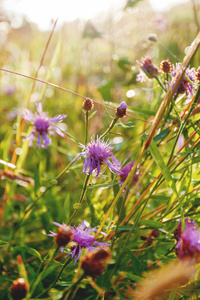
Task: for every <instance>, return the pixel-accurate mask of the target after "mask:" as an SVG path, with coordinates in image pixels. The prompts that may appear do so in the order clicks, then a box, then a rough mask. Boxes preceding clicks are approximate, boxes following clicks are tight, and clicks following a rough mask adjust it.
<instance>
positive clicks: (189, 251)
mask: <svg viewBox="0 0 200 300" xmlns="http://www.w3.org/2000/svg"><path fill="white" fill-rule="evenodd" d="M174 236H175V238H176V240H177V244H176V247H175V251H176V255H177V256H178V257H179V258H186V257H191V258H192V257H194V256H197V257H198V255H199V254H200V231H199V230H198V226H197V224H196V223H195V221H194V220H191V219H188V218H187V219H185V228H184V230H182V229H181V221H180V222H179V225H178V226H177V229H176V230H175V232H174Z"/></svg>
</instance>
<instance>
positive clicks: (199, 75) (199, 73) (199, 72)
mask: <svg viewBox="0 0 200 300" xmlns="http://www.w3.org/2000/svg"><path fill="white" fill-rule="evenodd" d="M195 76H196V80H197V81H198V84H200V67H198V69H197V72H196V74H195Z"/></svg>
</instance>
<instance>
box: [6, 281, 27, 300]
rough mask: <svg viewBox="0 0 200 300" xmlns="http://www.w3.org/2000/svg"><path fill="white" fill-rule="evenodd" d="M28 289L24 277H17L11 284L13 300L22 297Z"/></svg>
mask: <svg viewBox="0 0 200 300" xmlns="http://www.w3.org/2000/svg"><path fill="white" fill-rule="evenodd" d="M28 289H29V284H28V282H27V281H26V280H25V279H24V278H17V279H16V280H14V281H13V283H12V285H11V288H10V293H11V295H12V297H13V299H14V300H19V299H24V298H25V296H26V293H27V291H28Z"/></svg>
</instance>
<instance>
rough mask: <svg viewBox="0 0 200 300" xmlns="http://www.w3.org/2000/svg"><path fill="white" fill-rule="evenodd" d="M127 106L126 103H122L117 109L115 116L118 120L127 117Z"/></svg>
mask: <svg viewBox="0 0 200 300" xmlns="http://www.w3.org/2000/svg"><path fill="white" fill-rule="evenodd" d="M126 110H127V104H126V102H125V101H123V102H121V103H120V105H119V107H117V109H116V111H115V114H116V117H117V118H123V117H124V116H125V115H126Z"/></svg>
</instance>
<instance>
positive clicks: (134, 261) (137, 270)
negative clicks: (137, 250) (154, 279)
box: [125, 247, 143, 276]
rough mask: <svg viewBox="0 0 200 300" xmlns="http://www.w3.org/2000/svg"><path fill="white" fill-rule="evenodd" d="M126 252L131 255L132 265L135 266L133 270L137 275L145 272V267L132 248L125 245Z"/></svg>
mask: <svg viewBox="0 0 200 300" xmlns="http://www.w3.org/2000/svg"><path fill="white" fill-rule="evenodd" d="M125 252H127V254H128V255H129V257H130V259H131V261H132V267H133V271H134V273H135V274H136V275H139V276H140V275H141V274H142V272H143V267H142V264H141V262H140V260H139V259H138V258H137V256H135V255H134V254H133V253H132V252H131V250H130V249H129V248H127V247H125Z"/></svg>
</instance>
